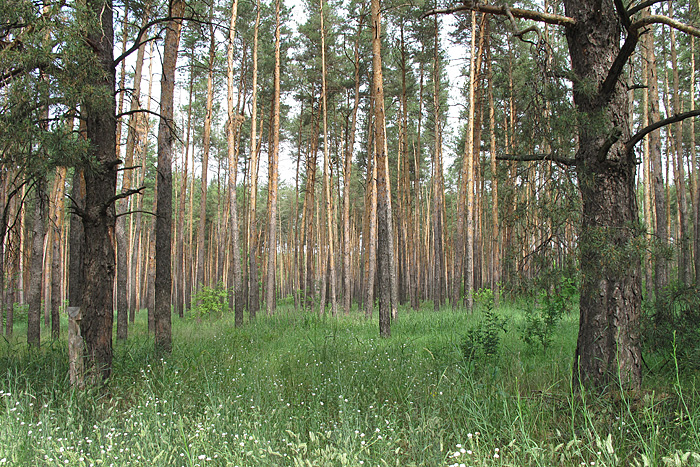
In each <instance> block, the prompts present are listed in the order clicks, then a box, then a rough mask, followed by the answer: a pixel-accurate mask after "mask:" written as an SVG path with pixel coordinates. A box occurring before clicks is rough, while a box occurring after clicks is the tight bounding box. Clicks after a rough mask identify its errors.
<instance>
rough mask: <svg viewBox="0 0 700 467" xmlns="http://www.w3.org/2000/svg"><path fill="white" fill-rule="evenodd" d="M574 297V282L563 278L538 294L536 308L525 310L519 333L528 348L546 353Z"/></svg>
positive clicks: (570, 307)
mask: <svg viewBox="0 0 700 467" xmlns="http://www.w3.org/2000/svg"><path fill="white" fill-rule="evenodd" d="M575 295H576V284H575V282H574V280H573V279H571V278H565V279H562V280H561V282H559V284H556V285H555V286H553V287H552V288H551V289H550V288H547V289H546V290H544V291H542V292H541V293H540V303H539V305H538V306H537V307H533V306H529V307H528V308H526V309H525V325H524V326H523V327H522V328H521V330H520V333H521V336H522V338H523V341H524V342H525V344H527V346H528V347H530V348H531V349H533V350H534V349H537V348H540V349H541V350H542V353H544V352H546V351H547V348H549V346H550V344H551V343H552V339H553V338H554V332H555V331H556V328H557V326H558V325H559V322H560V321H561V318H562V317H563V316H564V314H565V313H566V312H567V311H569V310H571V309H572V307H573V301H574V297H575Z"/></svg>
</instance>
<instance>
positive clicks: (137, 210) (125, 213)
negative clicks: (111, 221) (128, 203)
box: [115, 209, 157, 217]
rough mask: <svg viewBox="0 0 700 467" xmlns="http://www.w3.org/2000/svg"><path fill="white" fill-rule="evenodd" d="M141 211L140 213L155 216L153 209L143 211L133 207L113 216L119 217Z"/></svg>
mask: <svg viewBox="0 0 700 467" xmlns="http://www.w3.org/2000/svg"><path fill="white" fill-rule="evenodd" d="M139 212H140V213H142V214H149V215H151V216H153V217H155V216H157V214H156V213H155V212H153V211H144V210H143V209H135V210H133V211H126V212H120V213H119V214H117V215H116V216H115V217H121V216H126V215H127V214H136V213H139Z"/></svg>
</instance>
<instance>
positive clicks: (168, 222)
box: [154, 0, 185, 353]
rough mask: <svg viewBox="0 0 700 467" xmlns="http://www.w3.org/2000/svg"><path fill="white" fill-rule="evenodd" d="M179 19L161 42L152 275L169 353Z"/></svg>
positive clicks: (159, 346) (174, 6)
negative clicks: (161, 68) (154, 274)
mask: <svg viewBox="0 0 700 467" xmlns="http://www.w3.org/2000/svg"><path fill="white" fill-rule="evenodd" d="M184 9H185V4H184V2H182V1H179V0H174V1H173V2H172V3H171V5H170V15H171V16H172V17H175V18H178V17H181V16H182V15H183V13H184ZM181 30H182V20H171V21H170V22H169V25H168V28H167V30H166V33H165V42H164V43H163V74H162V75H161V81H160V114H161V118H160V124H159V125H158V171H157V177H158V183H157V191H156V196H157V199H158V209H157V211H156V229H155V233H156V239H155V242H156V268H155V269H156V277H155V299H156V306H155V313H154V320H155V347H156V351H157V352H165V353H169V352H170V351H171V349H172V336H171V322H170V315H171V310H170V304H171V299H172V296H171V291H172V289H171V284H172V273H171V269H170V268H171V251H172V250H171V248H172V220H173V215H172V197H173V188H172V186H173V173H172V163H173V156H172V152H173V140H174V139H175V132H174V125H175V122H174V120H173V114H174V109H173V92H174V89H175V66H176V64H177V51H178V47H179V45H180V31H181Z"/></svg>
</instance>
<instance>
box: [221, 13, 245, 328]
mask: <svg viewBox="0 0 700 467" xmlns="http://www.w3.org/2000/svg"><path fill="white" fill-rule="evenodd" d="M237 17H238V0H234V2H233V6H232V7H231V25H230V28H229V39H228V54H227V82H226V84H227V104H228V122H227V123H228V127H227V134H226V136H227V142H228V177H229V178H228V193H229V210H230V217H229V222H230V224H229V230H230V234H231V251H230V259H229V261H230V263H231V265H232V268H233V273H232V274H229V281H228V287H229V289H231V290H233V296H232V297H231V304H232V305H233V310H234V322H235V325H236V327H240V326H242V325H243V308H244V305H245V301H244V300H243V281H242V278H241V251H240V245H239V238H240V235H239V231H238V201H237V193H236V188H237V187H236V185H237V182H236V179H237V177H238V151H237V143H236V141H237V139H238V138H237V137H238V132H239V129H240V127H241V124H242V123H243V118H242V116H241V115H238V114H237V111H238V108H237V106H236V107H234V104H233V52H234V50H233V40H234V39H235V36H236V18H237ZM243 56H244V57H245V54H244V55H243ZM244 60H245V58H244ZM242 66H243V65H242V64H241V67H242ZM239 98H240V89H239Z"/></svg>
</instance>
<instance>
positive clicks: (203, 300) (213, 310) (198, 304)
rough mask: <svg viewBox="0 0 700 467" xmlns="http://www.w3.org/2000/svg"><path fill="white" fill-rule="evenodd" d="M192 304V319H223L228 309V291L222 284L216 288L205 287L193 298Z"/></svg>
mask: <svg viewBox="0 0 700 467" xmlns="http://www.w3.org/2000/svg"><path fill="white" fill-rule="evenodd" d="M192 302H193V303H194V304H193V305H192V309H191V310H190V313H191V315H190V316H191V317H192V318H196V319H203V318H221V316H223V314H224V311H225V310H227V309H228V289H227V288H226V287H224V284H223V283H222V282H219V283H218V284H216V286H214V287H208V286H204V287H202V289H201V290H199V291H198V292H197V293H195V294H194V295H193V296H192Z"/></svg>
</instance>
